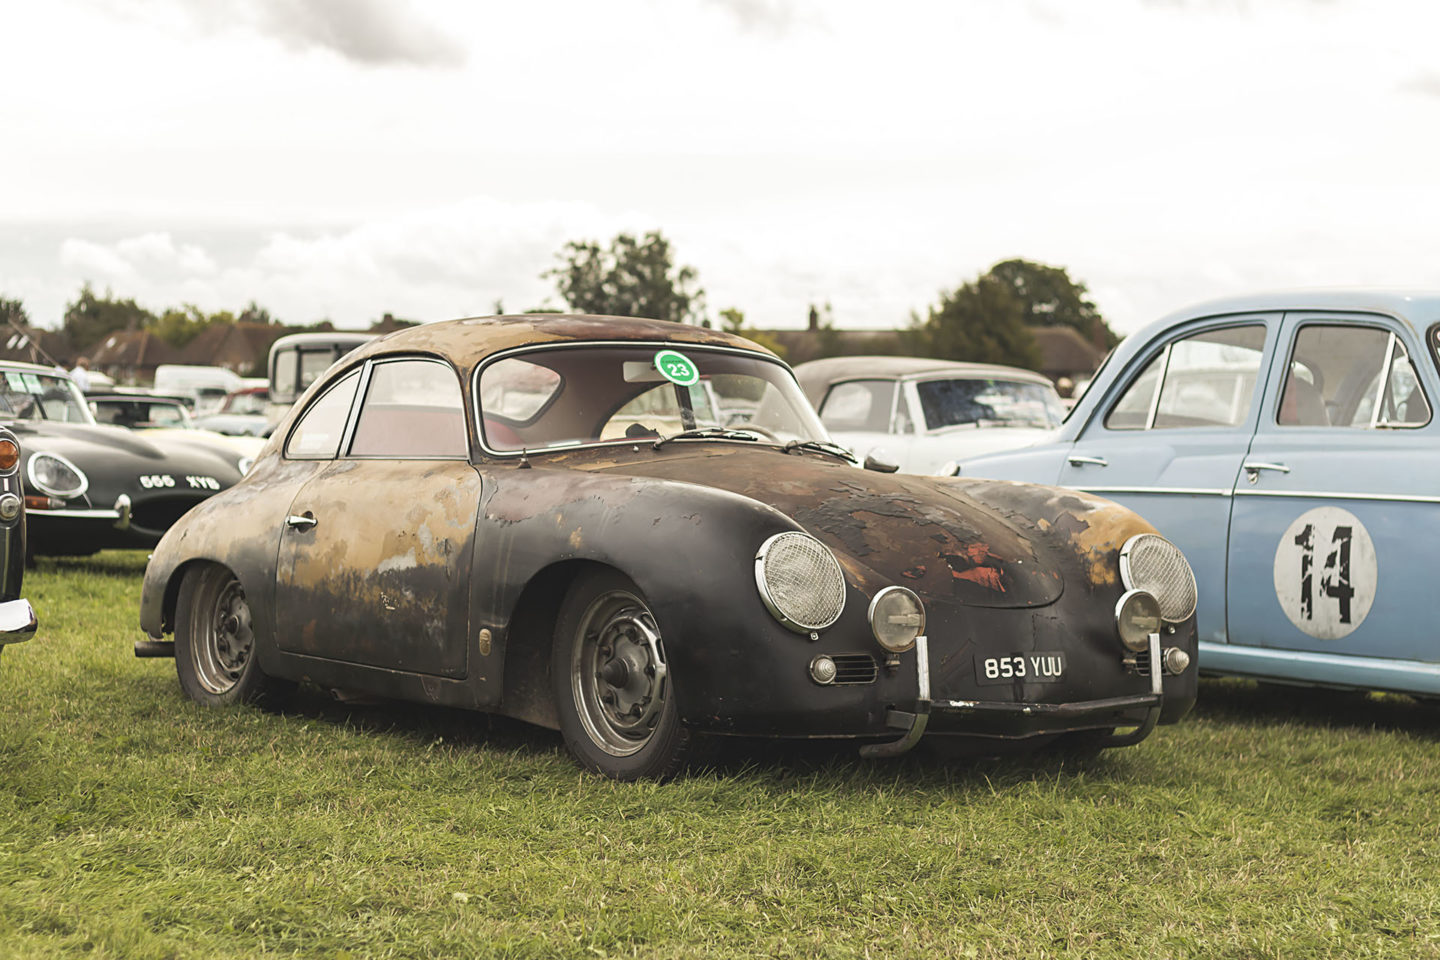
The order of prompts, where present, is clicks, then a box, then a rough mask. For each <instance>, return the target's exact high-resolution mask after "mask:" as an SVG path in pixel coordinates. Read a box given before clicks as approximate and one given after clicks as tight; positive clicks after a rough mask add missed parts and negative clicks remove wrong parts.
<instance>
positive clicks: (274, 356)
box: [265, 330, 375, 426]
mask: <svg viewBox="0 0 1440 960" xmlns="http://www.w3.org/2000/svg"><path fill="white" fill-rule="evenodd" d="M373 339H375V334H373V333H360V332H357V331H349V330H331V331H328V332H324V333H292V334H290V335H289V336H285V337H281V338H280V339H279V340H276V341H275V342H274V343H273V344H271V345H270V359H269V363H268V366H267V369H268V370H269V372H270V394H269V402H268V404H267V406H266V410H265V415H266V418H267V420H268V421H269V423H270V425H271V426H273V425H274V424H276V423H279V422H280V418H281V417H283V416H284V415H285V413H286V412H287V411H288V410H289V409H290V405H291V404H293V403H294V402H295V401H296V400H297V399H298V398H299V397H300V394H302V393H304V392H305V389H306V388H307V387H309V386H310V384H312V383H314V382H315V378H316V377H318V376H320V374H322V373H324V372H325V371H326V370H328V369H329V368H330V365H331V364H333V363H334V362H335V361H337V360H339V359H340V358H341V357H343V356H345V355H346V354H347V353H349V352H350V351H351V350H354V349H355V348H356V347H359V346H361V345H363V344H365V343H368V342H369V341H371V340H373Z"/></svg>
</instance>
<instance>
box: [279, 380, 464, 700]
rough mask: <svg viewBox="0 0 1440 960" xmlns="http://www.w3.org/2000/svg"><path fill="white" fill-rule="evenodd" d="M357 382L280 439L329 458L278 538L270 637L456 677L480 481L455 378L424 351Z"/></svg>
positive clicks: (291, 452) (300, 647)
mask: <svg viewBox="0 0 1440 960" xmlns="http://www.w3.org/2000/svg"><path fill="white" fill-rule="evenodd" d="M353 376H355V382H354V383H352V384H349V385H348V392H340V393H338V394H337V396H336V397H335V399H334V400H333V401H332V402H331V403H330V404H329V405H328V407H326V406H323V404H325V401H326V399H327V398H329V396H330V394H336V393H337V391H339V390H340V387H341V386H342V384H337V386H336V388H333V389H332V390H331V391H329V392H328V393H327V394H326V395H325V397H322V398H321V399H320V401H318V402H317V403H315V404H313V405H312V407H311V410H310V411H308V412H307V413H306V415H305V416H304V417H303V418H302V419H301V421H300V422H299V424H298V426H297V428H296V430H295V431H294V432H292V434H291V436H290V438H289V441H288V444H287V449H286V455H287V456H292V457H297V458H322V459H323V458H326V457H328V458H330V460H331V462H330V463H328V464H327V465H326V466H325V467H324V468H323V469H321V470H320V471H319V473H317V474H316V476H315V477H314V478H312V479H311V480H310V481H309V482H307V483H306V484H305V485H304V486H303V487H302V488H301V489H300V490H299V492H298V493H297V494H296V495H295V498H294V501H293V502H292V503H291V505H290V511H289V515H288V518H287V520H286V526H285V529H284V531H283V533H282V534H281V540H280V554H279V563H278V569H277V573H276V602H275V611H276V619H277V623H276V637H277V642H278V644H279V646H280V648H281V649H283V650H286V651H289V652H292V653H299V654H305V655H308V656H314V657H324V658H326V659H331V660H342V661H347V662H353V663H361V664H367V665H370V666H377V667H386V668H389V669H393V670H400V671H405V672H408V673H420V674H432V675H436V676H444V677H459V676H464V674H465V670H466V642H465V641H466V634H467V629H468V622H469V595H470V570H471V563H472V554H473V551H474V542H475V529H476V506H477V503H478V500H479V495H480V477H479V474H478V473H477V472H476V470H475V468H474V467H473V466H472V465H471V464H470V462H469V455H468V449H469V445H468V441H467V438H466V426H465V411H464V403H463V401H462V399H461V389H460V381H459V378H458V377H457V375H456V373H455V371H454V370H453V369H452V368H451V367H450V366H449V365H448V364H445V363H442V362H440V361H438V360H433V359H427V358H419V357H406V358H398V359H382V360H374V361H371V362H370V363H368V364H366V365H365V367H364V368H363V371H360V372H358V373H357V374H356V375H353ZM347 379H348V378H347ZM341 423H343V424H345V426H344V428H343V430H342V429H340V428H338V426H337V424H341Z"/></svg>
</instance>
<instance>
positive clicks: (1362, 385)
mask: <svg viewBox="0 0 1440 960" xmlns="http://www.w3.org/2000/svg"><path fill="white" fill-rule="evenodd" d="M1275 421H1276V423H1278V424H1279V425H1280V426H1291V427H1294V426H1298V427H1347V428H1356V429H1373V428H1377V427H1379V428H1396V427H1416V426H1422V425H1424V424H1426V423H1429V422H1430V403H1429V401H1428V400H1427V399H1426V397H1425V391H1424V389H1423V388H1422V387H1421V385H1420V379H1419V377H1418V376H1417V375H1416V373H1415V367H1414V365H1412V364H1411V362H1410V357H1409V354H1408V353H1407V352H1406V350H1405V346H1404V344H1403V343H1401V342H1400V341H1399V340H1398V339H1397V338H1396V337H1395V336H1394V335H1393V334H1391V333H1390V332H1389V331H1388V330H1383V329H1380V328H1379V327H1369V326H1359V325H1354V324H1320V323H1317V324H1307V325H1306V326H1304V327H1302V328H1301V329H1300V331H1299V333H1298V334H1297V335H1296V337H1295V349H1294V352H1293V353H1292V354H1291V360H1290V369H1289V371H1288V372H1287V374H1286V378H1285V388H1284V390H1283V391H1282V392H1281V394H1280V405H1279V408H1278V410H1277V411H1276V417H1275Z"/></svg>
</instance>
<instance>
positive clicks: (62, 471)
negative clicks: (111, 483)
mask: <svg viewBox="0 0 1440 960" xmlns="http://www.w3.org/2000/svg"><path fill="white" fill-rule="evenodd" d="M25 472H26V473H28V474H29V475H30V485H31V486H33V487H34V488H35V489H37V490H39V491H40V492H41V493H46V494H49V495H50V496H52V497H58V498H59V499H61V500H69V499H71V498H72V497H78V496H80V495H81V494H83V493H84V492H85V491H86V490H88V489H90V481H89V479H88V478H86V476H85V473H84V471H82V470H81V469H80V468H79V467H77V466H75V464H73V463H71V462H70V461H69V460H66V459H65V458H64V457H62V456H60V454H58V453H36V454H32V455H31V457H30V463H29V465H28V466H27V467H26V468H25Z"/></svg>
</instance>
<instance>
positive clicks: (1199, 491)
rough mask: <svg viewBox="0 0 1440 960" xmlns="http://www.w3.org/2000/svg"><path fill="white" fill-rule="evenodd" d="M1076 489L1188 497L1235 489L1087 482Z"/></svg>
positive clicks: (1228, 492)
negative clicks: (1110, 485) (1126, 485)
mask: <svg viewBox="0 0 1440 960" xmlns="http://www.w3.org/2000/svg"><path fill="white" fill-rule="evenodd" d="M1074 489H1076V490H1080V491H1083V492H1085V493H1175V494H1180V495H1182V496H1186V497H1228V496H1230V495H1231V494H1232V493H1233V492H1234V491H1231V490H1224V489H1219V490H1215V489H1210V488H1206V487H1097V486H1091V485H1089V484H1086V485H1085V486H1083V487H1082V486H1078V485H1077V486H1076V487H1075V488H1074Z"/></svg>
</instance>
